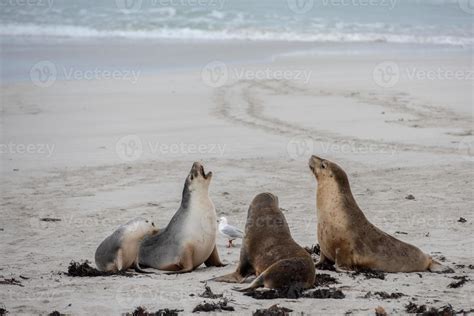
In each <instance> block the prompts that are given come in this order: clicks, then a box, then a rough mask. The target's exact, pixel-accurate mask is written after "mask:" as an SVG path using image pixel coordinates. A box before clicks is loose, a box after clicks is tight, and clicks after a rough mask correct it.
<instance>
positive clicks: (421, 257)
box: [309, 156, 450, 272]
mask: <svg viewBox="0 0 474 316" xmlns="http://www.w3.org/2000/svg"><path fill="white" fill-rule="evenodd" d="M309 168H310V169H311V171H312V172H313V174H314V176H315V177H316V180H317V183H318V184H317V200H316V204H317V218H318V228H317V233H318V241H319V246H320V248H321V258H320V261H319V262H318V263H317V266H319V265H321V264H323V263H325V262H331V263H335V265H336V268H337V269H338V270H357V269H364V268H365V269H372V270H378V271H384V272H419V271H428V270H429V271H432V272H443V271H449V270H450V269H449V268H447V267H445V266H443V265H441V264H440V263H438V262H436V261H435V260H433V259H432V258H431V257H430V256H429V255H427V254H425V253H423V252H422V251H421V250H420V249H418V248H417V247H415V246H412V245H410V244H408V243H405V242H403V241H401V240H398V239H396V238H395V237H392V236H390V235H388V234H386V233H385V232H383V231H381V230H380V229H378V228H377V227H375V226H374V225H373V224H372V223H370V222H369V220H368V219H367V218H366V217H365V215H364V213H363V212H362V210H361V209H360V208H359V206H358V205H357V202H356V201H355V199H354V196H353V195H352V192H351V188H350V185H349V179H348V177H347V175H346V173H345V172H344V170H343V169H342V168H341V167H340V166H338V165H337V164H335V163H334V162H331V161H329V160H325V159H322V158H319V157H317V156H312V157H311V158H310V160H309Z"/></svg>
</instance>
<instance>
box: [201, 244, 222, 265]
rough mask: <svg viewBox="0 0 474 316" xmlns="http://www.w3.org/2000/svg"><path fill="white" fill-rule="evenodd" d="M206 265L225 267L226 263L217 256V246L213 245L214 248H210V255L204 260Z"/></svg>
mask: <svg viewBox="0 0 474 316" xmlns="http://www.w3.org/2000/svg"><path fill="white" fill-rule="evenodd" d="M204 264H205V265H206V267H225V266H226V265H225V264H223V263H222V262H221V259H220V258H219V253H218V252H217V247H216V245H214V249H213V250H212V253H211V255H210V256H209V258H207V260H206V261H205V262H204Z"/></svg>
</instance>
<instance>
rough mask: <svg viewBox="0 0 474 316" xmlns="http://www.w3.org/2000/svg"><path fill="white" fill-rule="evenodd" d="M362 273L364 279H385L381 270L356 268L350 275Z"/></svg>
mask: <svg viewBox="0 0 474 316" xmlns="http://www.w3.org/2000/svg"><path fill="white" fill-rule="evenodd" d="M361 274H362V275H363V276H365V278H366V279H380V280H385V273H384V272H382V271H375V270H371V269H365V268H364V269H358V270H357V271H356V272H353V273H352V276H357V275H361Z"/></svg>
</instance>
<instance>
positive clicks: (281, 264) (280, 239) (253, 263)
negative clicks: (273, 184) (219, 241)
mask: <svg viewBox="0 0 474 316" xmlns="http://www.w3.org/2000/svg"><path fill="white" fill-rule="evenodd" d="M251 275H256V276H257V278H256V279H255V280H254V281H253V282H252V283H251V284H250V285H249V286H248V287H247V288H244V289H241V290H240V291H249V290H251V289H254V288H258V287H266V288H276V289H280V288H288V287H291V286H297V287H299V288H309V287H312V286H313V284H314V277H315V268H314V263H313V260H312V259H311V256H310V255H309V254H308V252H307V251H306V250H304V249H303V248H302V247H301V246H299V245H298V244H297V243H296V242H295V241H294V240H293V238H292V237H291V233H290V229H289V228H288V224H287V222H286V219H285V216H284V215H283V213H282V212H281V210H280V207H279V205H278V198H277V197H276V196H275V195H273V194H271V193H262V194H259V195H257V196H256V197H255V198H254V199H253V201H252V204H250V207H249V210H248V214H247V223H246V224H245V237H244V239H243V242H242V248H241V250H240V261H239V265H238V267H237V270H236V271H235V272H234V273H231V274H228V275H224V276H221V277H218V278H215V279H213V280H214V281H218V282H229V283H243V282H244V280H245V278H247V277H248V276H251Z"/></svg>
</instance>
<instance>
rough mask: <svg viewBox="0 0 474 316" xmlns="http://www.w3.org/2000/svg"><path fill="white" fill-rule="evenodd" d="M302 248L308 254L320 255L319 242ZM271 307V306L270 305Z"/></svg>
mask: <svg viewBox="0 0 474 316" xmlns="http://www.w3.org/2000/svg"><path fill="white" fill-rule="evenodd" d="M304 249H305V250H306V251H307V252H308V253H309V254H310V255H318V256H319V255H321V248H320V247H319V244H316V245H314V246H311V247H304ZM272 307H273V306H272Z"/></svg>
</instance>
